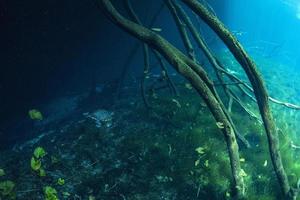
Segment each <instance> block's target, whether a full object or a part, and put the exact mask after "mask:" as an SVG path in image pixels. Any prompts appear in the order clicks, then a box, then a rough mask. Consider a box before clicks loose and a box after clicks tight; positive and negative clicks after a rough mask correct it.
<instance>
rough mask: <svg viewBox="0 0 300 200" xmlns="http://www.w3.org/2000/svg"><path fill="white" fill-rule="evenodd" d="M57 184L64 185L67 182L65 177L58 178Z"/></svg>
mask: <svg viewBox="0 0 300 200" xmlns="http://www.w3.org/2000/svg"><path fill="white" fill-rule="evenodd" d="M57 184H58V185H64V184H65V179H63V178H59V179H57Z"/></svg>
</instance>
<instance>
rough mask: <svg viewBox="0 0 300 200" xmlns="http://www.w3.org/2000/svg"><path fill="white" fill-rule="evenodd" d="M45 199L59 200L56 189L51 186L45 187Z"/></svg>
mask: <svg viewBox="0 0 300 200" xmlns="http://www.w3.org/2000/svg"><path fill="white" fill-rule="evenodd" d="M44 198H45V200H59V198H58V196H57V191H56V189H55V188H53V187H51V186H46V187H44Z"/></svg>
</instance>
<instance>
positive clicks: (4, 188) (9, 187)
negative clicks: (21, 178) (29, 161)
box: [0, 180, 16, 200]
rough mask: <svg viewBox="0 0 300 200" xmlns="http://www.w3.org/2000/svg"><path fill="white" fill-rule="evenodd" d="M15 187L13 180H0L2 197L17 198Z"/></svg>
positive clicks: (0, 195)
mask: <svg viewBox="0 0 300 200" xmlns="http://www.w3.org/2000/svg"><path fill="white" fill-rule="evenodd" d="M14 188H15V183H14V182H12V181H9V180H7V181H2V182H0V197H1V198H3V199H8V200H13V199H16V194H15V191H14ZM1 198H0V199H1Z"/></svg>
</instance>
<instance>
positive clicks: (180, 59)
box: [100, 0, 297, 199]
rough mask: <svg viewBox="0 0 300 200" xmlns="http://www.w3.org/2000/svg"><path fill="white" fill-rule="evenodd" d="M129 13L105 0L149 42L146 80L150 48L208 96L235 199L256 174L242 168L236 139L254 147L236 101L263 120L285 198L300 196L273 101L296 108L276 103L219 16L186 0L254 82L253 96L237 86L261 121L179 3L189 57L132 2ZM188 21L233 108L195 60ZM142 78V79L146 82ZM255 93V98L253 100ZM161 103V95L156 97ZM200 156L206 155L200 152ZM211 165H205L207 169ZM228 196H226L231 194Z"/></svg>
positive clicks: (175, 9)
mask: <svg viewBox="0 0 300 200" xmlns="http://www.w3.org/2000/svg"><path fill="white" fill-rule="evenodd" d="M125 2H126V4H125V5H126V6H125V8H126V9H127V12H128V14H129V16H130V20H131V21H130V20H128V19H126V18H124V17H123V16H122V15H121V14H120V13H118V11H117V10H116V9H115V8H114V7H113V5H112V4H111V2H110V1H109V0H101V1H100V5H101V6H102V7H103V8H104V10H105V12H106V13H107V15H108V16H109V17H110V19H111V20H112V22H113V23H115V24H116V25H118V26H119V27H121V28H122V29H123V30H125V31H126V32H128V33H129V34H131V35H133V36H134V37H136V38H138V39H140V40H141V41H143V42H144V57H145V70H144V71H145V73H144V79H145V77H147V74H148V70H149V69H148V67H147V62H148V61H147V60H148V59H149V58H148V53H147V51H148V45H149V46H150V47H151V48H153V49H154V50H155V51H157V52H158V53H159V54H161V55H162V56H163V57H164V58H165V59H166V60H167V61H168V62H169V63H170V64H171V65H172V66H173V67H174V68H175V69H176V70H177V71H178V72H179V73H180V74H181V75H182V76H183V77H184V78H186V79H187V80H188V81H189V82H190V84H191V85H192V87H193V88H195V89H196V91H197V92H198V94H199V95H200V96H201V97H202V98H203V100H204V102H205V103H206V104H207V106H208V108H209V110H210V112H211V113H212V115H213V117H214V119H215V121H216V122H215V123H216V125H217V127H218V128H219V131H221V132H223V135H224V138H225V142H226V143H227V149H228V154H229V160H230V166H231V172H232V177H233V188H232V189H233V196H236V198H244V196H245V195H246V194H245V191H246V187H245V181H246V182H249V181H251V179H252V178H251V176H250V175H248V173H246V172H245V170H244V169H243V168H241V164H240V157H239V148H238V144H237V141H236V138H238V140H239V141H240V142H241V143H242V144H244V146H245V147H247V148H249V147H250V143H249V142H248V141H247V140H246V139H245V137H244V136H243V135H241V134H240V133H239V131H238V130H237V128H236V125H235V124H234V123H233V120H232V118H231V115H230V112H231V110H232V102H233V101H235V102H236V103H237V104H238V105H239V106H240V107H241V108H242V109H243V110H244V111H245V112H246V113H248V114H249V115H250V116H251V117H253V118H255V119H256V120H257V121H258V122H261V123H262V124H263V125H264V128H265V132H266V135H267V139H268V142H267V144H268V145H269V146H268V151H269V155H270V157H271V163H272V165H273V167H274V169H275V173H276V176H277V179H278V182H279V186H280V187H281V190H282V193H283V196H284V198H286V199H294V198H296V196H297V188H292V187H291V186H290V183H289V180H288V178H287V175H286V171H285V169H284V168H283V164H282V158H281V154H280V151H279V148H280V146H279V142H278V132H277V129H276V127H275V123H274V120H273V116H272V113H271V111H270V108H269V100H270V101H272V102H275V103H278V104H281V105H284V106H288V107H289V108H296V107H297V106H295V107H293V106H290V105H291V104H286V103H284V102H281V101H278V100H275V99H274V98H269V96H268V93H267V90H266V87H265V84H264V81H263V80H262V78H261V76H260V74H259V72H258V70H257V67H256V65H255V63H254V62H253V61H252V59H251V58H250V57H249V56H248V54H247V53H246V52H245V51H244V49H243V47H242V46H241V44H240V43H239V42H238V41H237V39H236V38H235V36H234V35H233V34H232V33H231V32H230V31H229V30H228V29H227V28H226V27H225V26H224V24H223V23H222V22H221V21H220V20H219V19H218V18H217V16H216V15H214V14H212V13H211V12H210V10H209V9H208V8H207V7H206V6H205V5H203V4H202V3H201V2H199V1H197V0H182V2H184V3H185V4H186V5H187V6H188V7H189V8H190V9H191V10H193V11H194V12H195V13H196V14H197V15H198V16H199V17H200V18H201V19H202V20H203V21H204V22H205V23H206V24H207V25H208V26H209V27H210V28H211V29H212V30H213V31H214V32H215V33H216V34H217V35H218V37H219V38H220V39H221V40H222V41H223V42H224V43H225V45H226V46H227V47H228V49H229V50H230V51H231V52H232V54H233V55H234V57H235V59H236V60H237V61H238V62H239V64H240V65H241V66H242V68H243V70H244V71H245V73H246V75H247V78H248V79H249V80H250V83H251V86H252V87H251V86H249V85H247V84H243V87H245V88H246V89H247V90H249V91H250V93H251V94H249V93H248V92H246V91H245V89H244V88H242V87H241V86H239V85H237V89H238V90H240V91H241V92H242V93H244V94H246V95H247V96H248V97H250V98H251V99H252V100H253V101H254V102H255V103H257V105H258V107H259V114H260V116H261V118H262V121H261V120H260V118H259V117H258V116H257V115H256V114H254V113H253V112H252V111H251V110H249V109H248V108H247V107H246V106H245V105H244V103H243V102H242V101H241V99H240V98H239V96H238V95H237V93H236V90H232V89H231V88H229V87H227V86H226V84H225V82H224V80H223V77H222V74H225V75H226V76H227V78H228V79H229V80H232V81H239V82H242V81H240V79H239V78H238V77H236V76H235V75H234V74H233V73H232V72H230V71H229V70H227V69H226V68H225V67H223V65H222V64H221V62H219V61H218V60H217V59H216V57H215V56H213V54H212V53H211V52H210V50H209V49H208V47H207V45H206V44H205V42H203V40H202V38H201V36H200V34H198V32H197V31H196V30H195V28H194V27H193V24H192V22H191V20H189V18H188V17H187V15H186V14H185V13H184V11H183V10H182V9H181V7H180V6H179V4H177V3H176V2H175V1H173V0H165V1H164V2H165V4H166V5H167V6H168V8H169V10H170V12H171V14H172V16H173V19H174V21H175V23H176V24H177V27H178V31H179V33H180V35H181V39H182V41H183V44H184V46H185V49H186V54H187V56H186V55H184V54H183V53H182V52H181V51H180V50H178V49H177V48H175V47H174V46H173V45H172V44H170V43H169V42H168V41H166V40H165V39H164V38H163V37H161V36H160V35H158V34H157V33H155V31H151V30H150V29H147V28H145V27H144V26H143V25H142V23H141V21H140V20H139V18H138V16H137V15H136V13H135V12H134V10H133V8H132V6H131V4H130V0H126V1H125ZM182 19H183V21H184V23H186V24H187V25H188V26H187V27H188V29H189V30H190V31H191V33H192V35H193V37H194V38H195V39H196V41H197V44H198V45H199V46H200V48H201V49H202V50H203V51H204V53H205V55H206V57H207V58H208V60H209V61H210V64H211V65H212V66H213V68H214V71H215V72H216V76H217V78H218V80H219V81H220V84H221V86H222V88H223V94H225V96H227V98H228V102H229V103H228V108H225V106H224V104H223V101H222V100H221V98H220V96H219V93H218V92H217V90H216V89H215V87H214V85H213V84H212V81H211V79H210V77H208V76H207V74H206V73H205V71H204V68H203V66H201V65H200V64H198V63H197V62H195V60H196V58H195V56H194V48H193V46H192V43H191V41H190V38H189V37H188V34H187V28H186V26H184V25H183V22H182V21H181V20H182ZM144 79H143V80H144ZM141 86H142V91H143V94H142V97H143V100H144V102H145V104H146V107H147V108H148V109H149V104H148V102H147V101H146V100H147V99H146V95H145V92H144V91H145V89H144V82H143V81H142V83H141ZM252 94H253V95H254V96H252ZM155 99H157V96H156V98H155ZM173 102H175V103H176V105H177V107H178V108H181V104H179V102H178V101H173ZM199 152H201V153H204V152H203V151H202V149H201V151H200V150H199ZM199 162H200V161H199V160H197V161H196V162H195V165H196V166H198V165H199ZM208 163H209V162H208V161H207V162H205V166H206V167H207V166H208V165H209V164H208ZM267 163H268V162H267V161H266V159H264V164H263V166H264V167H266V166H267ZM226 194H227V193H226Z"/></svg>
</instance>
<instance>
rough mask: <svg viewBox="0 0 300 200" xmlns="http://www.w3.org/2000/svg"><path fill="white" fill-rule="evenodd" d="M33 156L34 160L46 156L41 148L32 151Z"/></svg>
mask: <svg viewBox="0 0 300 200" xmlns="http://www.w3.org/2000/svg"><path fill="white" fill-rule="evenodd" d="M33 155H34V157H35V158H37V159H40V158H43V157H44V156H45V155H46V151H45V150H44V148H43V147H37V148H35V149H34V152H33Z"/></svg>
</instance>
